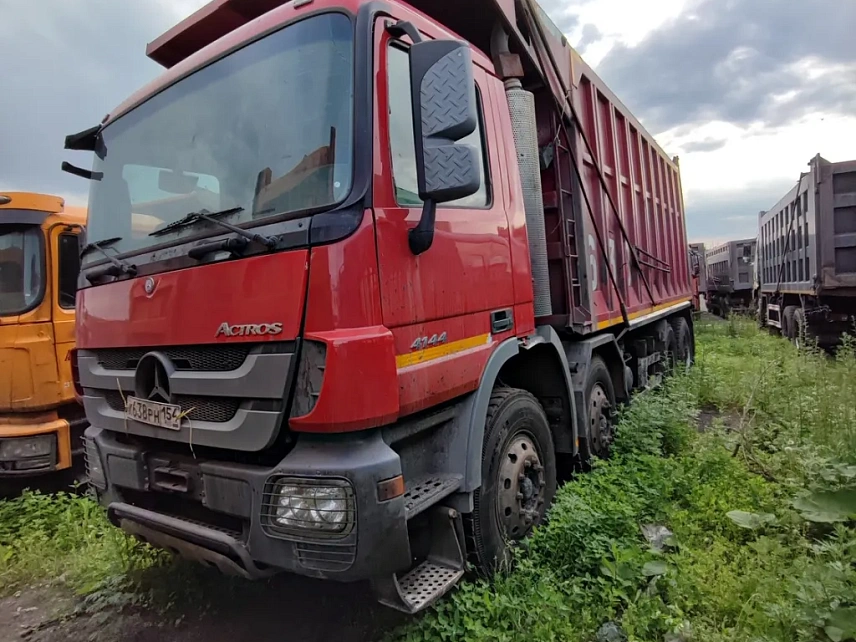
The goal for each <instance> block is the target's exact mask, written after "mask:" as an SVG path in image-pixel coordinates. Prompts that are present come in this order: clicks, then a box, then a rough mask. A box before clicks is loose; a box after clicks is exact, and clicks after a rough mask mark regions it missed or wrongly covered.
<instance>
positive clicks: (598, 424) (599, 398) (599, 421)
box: [589, 383, 613, 452]
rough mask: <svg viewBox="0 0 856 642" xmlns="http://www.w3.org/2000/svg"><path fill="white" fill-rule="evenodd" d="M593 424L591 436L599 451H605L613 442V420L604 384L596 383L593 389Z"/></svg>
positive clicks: (591, 411)
mask: <svg viewBox="0 0 856 642" xmlns="http://www.w3.org/2000/svg"><path fill="white" fill-rule="evenodd" d="M589 417H590V421H591V425H590V427H589V438H590V439H591V443H593V444H595V449H596V451H597V452H604V451H605V450H606V449H607V448H608V447H609V445H610V444H611V443H612V438H613V430H612V422H611V421H610V419H609V397H608V396H607V394H606V391H605V390H604V389H603V386H602V385H600V384H599V383H596V384H594V387H593V388H592V391H591V407H590V409H589Z"/></svg>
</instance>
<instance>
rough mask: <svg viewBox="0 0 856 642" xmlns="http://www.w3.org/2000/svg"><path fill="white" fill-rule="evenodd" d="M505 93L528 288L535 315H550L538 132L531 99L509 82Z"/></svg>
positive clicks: (533, 104)
mask: <svg viewBox="0 0 856 642" xmlns="http://www.w3.org/2000/svg"><path fill="white" fill-rule="evenodd" d="M505 94H506V96H507V97H508V108H509V110H510V111H511V129H512V132H513V134H514V147H515V148H516V149H517V165H518V167H519V169H520V182H521V183H522V186H523V207H524V209H525V210H526V230H527V236H528V237H529V260H530V261H531V263H532V287H533V289H534V290H535V316H536V317H545V316H549V315H550V314H552V313H553V307H552V304H551V302H550V273H549V271H548V269H547V233H546V230H545V224H544V199H543V196H542V194H541V168H540V165H539V163H538V133H537V130H536V127H535V97H534V96H533V95H532V94H531V93H530V92H528V91H526V90H525V89H523V87H522V86H521V84H520V81H519V80H516V79H512V80H507V81H506V82H505Z"/></svg>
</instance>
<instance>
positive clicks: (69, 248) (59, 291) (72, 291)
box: [49, 225, 81, 401]
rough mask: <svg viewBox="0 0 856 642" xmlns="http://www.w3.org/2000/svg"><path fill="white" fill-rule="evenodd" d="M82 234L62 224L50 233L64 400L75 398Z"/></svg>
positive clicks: (56, 330) (74, 228)
mask: <svg viewBox="0 0 856 642" xmlns="http://www.w3.org/2000/svg"><path fill="white" fill-rule="evenodd" d="M80 231H81V229H80V228H79V227H71V226H65V225H60V226H55V227H54V228H52V230H51V234H50V248H51V250H50V259H49V269H50V274H51V276H50V278H51V279H52V285H53V287H52V288H51V290H52V292H53V294H52V297H53V301H52V302H51V307H52V309H53V310H52V315H53V328H54V340H55V350H56V363H57V373H58V374H59V388H60V389H59V397H60V400H61V401H70V400H72V399H74V385H73V383H72V379H71V356H70V352H71V350H72V348H74V344H75V334H74V319H75V314H74V305H75V297H76V294H77V276H78V274H79V273H80Z"/></svg>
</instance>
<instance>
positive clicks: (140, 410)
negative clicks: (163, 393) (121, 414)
mask: <svg viewBox="0 0 856 642" xmlns="http://www.w3.org/2000/svg"><path fill="white" fill-rule="evenodd" d="M125 416H126V417H127V418H128V419H133V420H134V421H141V422H142V423H144V424H150V425H152V426H157V427H158V428H166V429H168V430H180V429H181V406H175V405H173V404H168V403H160V402H158V401H147V400H145V399H137V398H136V397H128V398H127V399H126V401H125Z"/></svg>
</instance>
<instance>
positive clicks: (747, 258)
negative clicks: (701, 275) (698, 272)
mask: <svg viewBox="0 0 856 642" xmlns="http://www.w3.org/2000/svg"><path fill="white" fill-rule="evenodd" d="M755 245H756V241H755V239H742V240H739V241H728V242H726V243H722V244H721V245H717V246H715V247H712V248H710V249H709V250H707V251H706V252H705V263H706V265H707V274H708V279H707V289H708V290H710V291H715V292H723V293H733V292H745V291H747V290H748V291H750V292H751V290H752V286H753V282H754V267H753V266H754V263H755Z"/></svg>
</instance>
